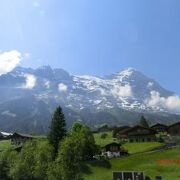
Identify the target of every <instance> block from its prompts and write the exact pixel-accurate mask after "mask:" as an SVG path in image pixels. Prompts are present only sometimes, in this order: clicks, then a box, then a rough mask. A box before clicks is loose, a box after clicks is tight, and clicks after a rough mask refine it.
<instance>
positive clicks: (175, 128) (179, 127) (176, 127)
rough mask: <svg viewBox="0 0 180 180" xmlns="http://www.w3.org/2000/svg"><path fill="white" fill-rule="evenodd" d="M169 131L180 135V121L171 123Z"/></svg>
mask: <svg viewBox="0 0 180 180" xmlns="http://www.w3.org/2000/svg"><path fill="white" fill-rule="evenodd" d="M168 133H169V134H170V135H171V136H180V122H177V123H175V124H172V125H170V126H169V127H168Z"/></svg>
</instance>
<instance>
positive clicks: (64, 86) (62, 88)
mask: <svg viewBox="0 0 180 180" xmlns="http://www.w3.org/2000/svg"><path fill="white" fill-rule="evenodd" d="M58 89H59V91H60V92H66V91H67V86H66V85H65V84H63V83H60V84H59V85H58Z"/></svg>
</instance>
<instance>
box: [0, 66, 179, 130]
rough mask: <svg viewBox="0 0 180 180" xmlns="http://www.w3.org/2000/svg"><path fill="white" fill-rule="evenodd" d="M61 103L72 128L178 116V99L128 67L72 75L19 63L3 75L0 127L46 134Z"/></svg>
mask: <svg viewBox="0 0 180 180" xmlns="http://www.w3.org/2000/svg"><path fill="white" fill-rule="evenodd" d="M58 105H61V106H62V108H63V110H64V112H65V116H66V119H67V125H68V127H69V126H70V125H71V124H72V122H73V121H74V120H78V121H83V122H85V123H87V124H88V125H90V126H93V127H95V126H96V125H99V124H103V123H108V124H109V125H120V124H134V123H136V121H137V120H138V119H139V117H140V115H142V113H143V114H144V115H145V116H147V118H148V119H149V121H150V122H151V123H153V122H157V121H158V122H165V123H172V122H174V121H177V120H180V116H179V115H178V114H180V99H179V97H178V96H176V95H175V94H174V93H173V92H171V91H168V90H166V89H164V88H162V87H161V86H160V85H159V84H158V83H157V82H156V81H155V80H153V79H151V78H148V77H146V76H145V75H143V74H142V73H141V72H139V71H137V70H135V69H132V68H128V69H125V70H123V71H121V72H117V73H115V74H112V75H110V76H106V77H96V76H87V75H85V76H76V75H70V74H69V73H68V72H66V71H64V70H63V69H52V68H51V67H50V66H43V67H40V68H38V69H31V68H22V67H17V68H15V69H14V70H13V71H12V72H10V73H7V74H3V75H1V76H0V129H1V130H3V131H15V130H16V131H23V132H39V133H45V132H47V130H48V125H49V121H50V120H51V116H52V112H53V110H54V109H55V107H56V106H58Z"/></svg>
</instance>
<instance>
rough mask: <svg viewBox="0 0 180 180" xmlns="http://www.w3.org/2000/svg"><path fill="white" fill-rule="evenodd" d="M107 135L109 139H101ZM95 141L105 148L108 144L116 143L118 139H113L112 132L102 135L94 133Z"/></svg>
mask: <svg viewBox="0 0 180 180" xmlns="http://www.w3.org/2000/svg"><path fill="white" fill-rule="evenodd" d="M104 133H106V134H107V137H106V138H105V139H102V138H101V134H104ZM94 139H95V141H96V144H98V145H100V146H101V147H102V146H105V145H106V144H108V143H111V142H115V141H116V139H113V137H112V132H102V133H94Z"/></svg>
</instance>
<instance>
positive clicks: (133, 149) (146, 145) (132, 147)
mask: <svg viewBox="0 0 180 180" xmlns="http://www.w3.org/2000/svg"><path fill="white" fill-rule="evenodd" d="M163 145H164V144H163V143H159V142H139V143H125V144H123V147H124V148H125V149H127V150H128V152H129V153H130V154H134V153H139V152H145V151H149V150H152V149H154V148H157V147H160V146H163Z"/></svg>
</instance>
